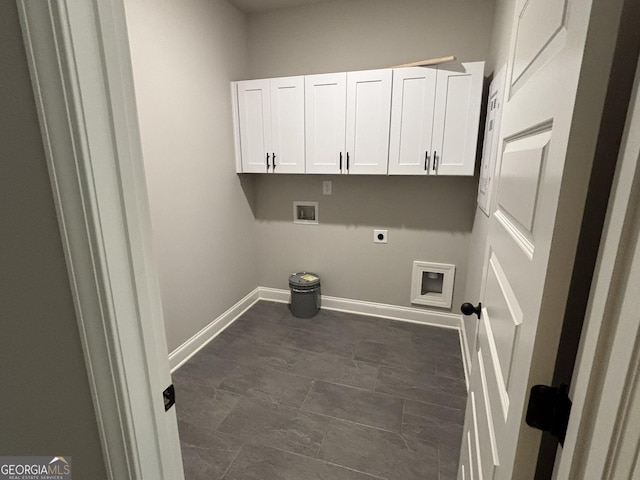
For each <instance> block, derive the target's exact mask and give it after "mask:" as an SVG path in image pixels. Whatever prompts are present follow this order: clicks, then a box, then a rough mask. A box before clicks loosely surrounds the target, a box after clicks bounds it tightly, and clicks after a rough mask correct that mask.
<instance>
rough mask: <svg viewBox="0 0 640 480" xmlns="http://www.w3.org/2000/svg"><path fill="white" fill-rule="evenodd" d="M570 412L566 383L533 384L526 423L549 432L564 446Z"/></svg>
mask: <svg viewBox="0 0 640 480" xmlns="http://www.w3.org/2000/svg"><path fill="white" fill-rule="evenodd" d="M570 414H571V399H570V398H569V386H568V385H565V384H562V385H560V387H549V386H547V385H534V386H533V387H531V394H530V395H529V404H528V406H527V416H526V422H527V425H529V426H530V427H533V428H537V429H538V430H542V431H543V432H549V433H551V435H553V436H554V437H556V438H557V439H558V441H559V442H560V445H562V446H564V438H565V435H566V434H567V425H568V424H569V415H570Z"/></svg>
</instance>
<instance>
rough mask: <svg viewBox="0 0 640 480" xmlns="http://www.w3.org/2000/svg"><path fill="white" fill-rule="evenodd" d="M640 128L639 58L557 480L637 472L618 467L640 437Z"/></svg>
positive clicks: (572, 385)
mask: <svg viewBox="0 0 640 480" xmlns="http://www.w3.org/2000/svg"><path fill="white" fill-rule="evenodd" d="M639 133H640V62H638V64H637V67H636V77H635V85H634V91H633V95H632V97H631V101H630V104H629V111H628V114H627V120H626V126H625V133H624V137H623V139H622V142H621V148H620V153H619V157H618V164H617V166H616V174H615V178H614V183H613V189H612V192H611V198H610V199H609V205H608V209H607V217H606V223H605V228H604V231H603V236H602V239H601V244H600V250H599V252H598V261H597V264H596V270H595V272H594V278H593V282H592V287H591V292H590V298H589V304H588V307H587V313H586V316H585V324H584V328H583V330H582V335H581V339H580V350H579V352H578V358H577V359H576V369H575V373H574V375H573V379H572V384H571V391H570V397H571V398H572V400H573V406H572V409H571V416H570V417H569V425H568V428H567V436H566V440H565V444H564V448H562V449H560V448H559V449H558V452H559V461H558V459H556V464H555V472H554V478H555V479H558V480H565V479H567V480H568V479H573V478H583V476H584V475H589V476H590V477H593V478H636V477H630V476H628V474H624V473H621V472H620V471H618V469H625V468H629V465H628V461H629V458H626V459H625V458H621V457H620V453H622V452H623V450H624V449H625V447H627V446H629V445H632V450H635V449H637V446H638V444H639V442H640V433H639V432H640V430H639V429H637V428H635V429H634V428H632V429H631V430H629V433H630V435H629V436H625V432H626V431H627V428H628V426H627V425H626V422H627V421H628V420H629V419H630V417H629V414H630V413H631V412H633V410H632V408H634V404H633V398H631V397H630V395H632V393H633V392H632V390H631V387H632V385H633V382H634V381H635V380H636V379H637V376H638V370H637V362H638V357H640V343H639V342H638V338H639V335H640V327H639V326H638V320H637V312H638V304H639V301H638V295H637V291H638V285H639V284H640V241H639V240H638V231H640V218H639V217H638V209H637V205H638V197H639V196H640V194H639V193H638V192H640V140H639V139H640V135H639ZM636 401H637V400H636ZM635 408H637V407H635ZM626 442H629V443H626ZM636 455H637V450H636Z"/></svg>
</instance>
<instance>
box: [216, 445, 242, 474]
mask: <svg viewBox="0 0 640 480" xmlns="http://www.w3.org/2000/svg"><path fill="white" fill-rule="evenodd" d="M246 444H247V442H244V443H243V444H242V446H241V447H240V448H239V449H238V451H237V452H236V454H235V455H234V457H233V460H231V461H230V462H229V465H227V468H226V469H225V471H224V473H223V474H222V479H224V478H225V477H226V476H227V473H229V470H230V469H231V466H232V465H233V464H234V463H235V461H236V460H237V459H238V457H239V456H240V452H242V449H243V448H244V447H245V445H246Z"/></svg>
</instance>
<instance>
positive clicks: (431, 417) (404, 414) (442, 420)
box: [402, 403, 464, 427]
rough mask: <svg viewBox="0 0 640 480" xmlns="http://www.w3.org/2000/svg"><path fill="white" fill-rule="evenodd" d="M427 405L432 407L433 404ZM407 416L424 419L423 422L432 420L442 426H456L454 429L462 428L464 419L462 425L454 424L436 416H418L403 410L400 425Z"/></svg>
mask: <svg viewBox="0 0 640 480" xmlns="http://www.w3.org/2000/svg"><path fill="white" fill-rule="evenodd" d="M429 405H433V404H431V403H430V404H429ZM436 406H440V405H436ZM445 408H446V407H445ZM460 411H462V410H460ZM407 415H411V416H413V417H417V418H422V419H425V420H434V421H436V422H438V423H441V424H443V426H456V427H458V426H464V419H463V422H462V423H458V422H454V421H452V420H449V419H446V418H442V417H438V416H427V415H419V414H416V413H407V412H406V410H403V413H402V419H403V422H402V423H405V422H404V418H405V417H406V416H407Z"/></svg>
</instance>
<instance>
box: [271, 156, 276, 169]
mask: <svg viewBox="0 0 640 480" xmlns="http://www.w3.org/2000/svg"><path fill="white" fill-rule="evenodd" d="M271 160H272V161H273V171H274V172H275V171H276V154H275V153H274V154H273V158H272V159H271Z"/></svg>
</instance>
